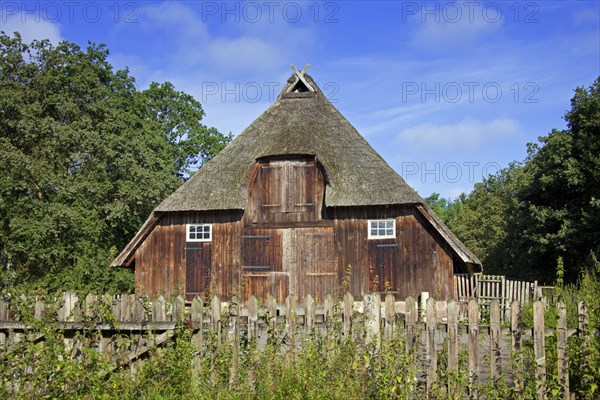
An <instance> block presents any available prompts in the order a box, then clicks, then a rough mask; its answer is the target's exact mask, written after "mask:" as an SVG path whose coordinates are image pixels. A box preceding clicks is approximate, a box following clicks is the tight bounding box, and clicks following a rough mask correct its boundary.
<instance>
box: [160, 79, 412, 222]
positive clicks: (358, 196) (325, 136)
mask: <svg viewBox="0 0 600 400" xmlns="http://www.w3.org/2000/svg"><path fill="white" fill-rule="evenodd" d="M304 77H305V78H307V80H308V82H309V83H310V85H311V86H312V87H313V88H314V89H315V91H314V92H311V91H305V92H297V93H294V92H292V93H285V92H286V90H287V88H288V86H289V85H290V84H292V83H293V81H292V79H293V78H294V77H292V78H291V79H290V81H291V82H288V84H287V85H286V88H284V90H283V91H282V94H281V95H280V96H279V98H278V99H277V101H276V102H275V103H274V104H273V105H272V106H271V107H269V109H268V110H267V111H265V112H264V113H263V114H262V115H261V116H260V117H258V118H257V119H256V120H255V121H254V122H252V124H250V126H249V127H248V128H246V129H245V130H244V131H243V132H242V133H241V134H240V135H239V136H238V137H236V138H235V140H234V141H233V142H231V143H230V144H229V145H228V146H227V147H226V148H225V149H223V151H221V152H220V153H219V154H218V155H217V156H216V157H215V158H213V159H212V160H211V161H209V162H208V163H207V164H206V165H205V166H204V167H202V168H200V170H198V172H196V174H194V176H192V177H191V178H190V179H189V180H188V181H187V182H186V183H185V184H183V185H182V186H181V187H180V188H179V189H178V190H177V191H176V192H175V193H173V194H172V195H171V196H169V197H168V198H167V199H165V200H164V201H163V202H162V203H160V205H159V206H158V207H157V208H156V210H155V211H190V210H196V211H201V210H227V209H244V208H245V206H246V200H247V196H248V191H247V189H246V188H245V187H244V183H245V182H244V180H245V176H246V173H247V172H248V170H249V169H250V168H251V167H252V166H253V165H254V163H255V162H256V160H257V159H258V158H261V157H266V156H273V155H288V154H307V155H314V156H316V158H317V160H318V161H319V162H320V163H321V164H322V165H323V167H324V169H325V172H326V174H327V179H328V186H327V188H326V189H325V206H327V207H338V206H366V205H380V204H408V203H423V199H421V197H419V195H417V193H415V191H414V190H413V189H411V187H410V186H408V185H407V184H406V182H405V181H404V179H402V177H401V176H400V175H398V174H397V173H396V172H395V171H394V170H393V169H392V168H391V167H390V166H389V165H388V164H387V163H386V162H385V161H384V160H383V158H381V156H380V155H379V154H377V152H376V151H375V150H374V149H373V148H372V147H371V146H370V145H369V143H368V142H367V141H366V140H365V139H364V138H363V137H362V136H361V135H360V133H358V131H357V130H356V129H354V127H353V126H352V125H351V124H350V123H349V122H348V121H347V120H346V119H345V118H344V117H343V116H342V114H340V112H339V111H338V110H337V109H336V108H335V107H334V106H333V105H332V104H331V103H330V102H329V101H328V100H327V98H326V97H325V96H324V95H323V93H322V92H321V91H320V90H319V88H318V86H317V85H316V84H315V83H314V81H313V80H312V79H311V78H310V77H309V76H308V75H304ZM199 193H202V195H201V196H199V195H198V194H199Z"/></svg>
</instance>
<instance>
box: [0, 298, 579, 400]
mask: <svg viewBox="0 0 600 400" xmlns="http://www.w3.org/2000/svg"><path fill="white" fill-rule="evenodd" d="M17 300H18V301H17ZM300 303H301V304H300ZM318 304H319V305H317V302H316V301H315V299H314V298H313V297H312V296H310V295H309V296H307V297H306V298H305V299H303V301H302V302H298V301H297V300H296V299H295V298H294V297H288V298H287V300H286V302H285V303H284V304H278V303H277V302H276V300H275V299H274V298H272V297H270V298H269V299H268V300H267V301H266V302H265V304H263V305H259V301H258V300H257V299H256V298H254V297H252V298H250V299H249V301H248V302H247V303H246V304H244V305H240V304H238V303H237V302H236V301H235V299H233V300H232V301H229V302H224V301H221V300H220V299H219V298H218V297H217V296H214V297H213V298H212V299H210V301H205V300H202V299H200V298H199V297H196V298H195V299H194V300H193V301H192V302H187V303H186V301H185V300H184V298H183V297H181V296H179V297H176V298H174V299H172V300H171V301H167V300H166V299H165V298H163V297H162V296H161V297H159V298H158V299H155V300H152V301H151V300H149V299H147V298H140V297H136V296H135V295H129V294H124V295H120V296H110V295H103V296H97V295H94V294H88V295H87V296H85V297H84V298H81V297H80V296H78V295H77V294H76V293H70V292H69V293H64V294H63V295H62V298H61V299H59V300H58V301H57V302H56V303H44V302H42V301H41V300H35V299H27V298H19V299H9V298H4V299H0V352H10V351H11V348H12V346H14V344H15V343H17V342H20V341H23V340H35V341H39V340H43V337H40V335H39V334H38V335H36V334H34V333H32V330H31V329H32V321H35V320H44V321H45V323H46V324H54V326H55V327H56V329H57V330H58V331H60V332H62V333H63V335H64V340H65V345H66V346H65V347H67V348H73V349H76V348H77V346H80V345H81V343H77V340H76V339H74V338H75V335H74V333H76V332H81V331H83V330H86V331H88V332H89V331H90V330H93V331H96V332H99V333H100V335H99V338H98V340H97V342H96V344H95V346H96V348H97V349H98V351H99V352H101V353H104V354H106V356H107V357H108V358H109V359H111V360H113V361H114V364H113V369H118V368H122V367H124V366H127V365H133V364H134V363H139V362H143V359H144V358H145V357H147V356H149V355H150V354H151V350H152V349H155V348H156V347H160V346H162V345H164V344H165V343H167V342H168V341H169V340H170V339H171V338H172V337H173V336H174V334H175V332H176V327H177V326H178V325H179V326H180V325H182V324H183V325H185V326H187V327H188V328H189V329H191V330H192V341H193V343H194V345H195V346H196V348H197V349H198V350H199V351H201V350H202V349H203V348H204V347H203V346H206V337H207V336H206V335H208V334H211V333H212V334H215V333H216V335H217V336H218V338H219V339H218V340H219V341H222V342H223V343H225V342H226V341H234V342H236V343H237V348H238V349H239V346H240V344H239V343H240V342H241V341H240V338H241V337H245V338H247V339H248V341H250V340H252V339H255V340H257V341H258V343H259V348H260V346H261V345H260V343H262V346H263V347H264V343H266V340H267V338H268V337H269V335H272V334H273V333H274V332H278V334H280V335H281V334H283V335H284V336H285V337H286V338H287V339H286V340H287V346H288V348H289V349H298V348H299V346H301V345H302V338H303V335H305V334H307V333H311V332H315V331H319V332H324V333H331V330H332V329H337V330H339V331H336V333H338V334H339V337H345V336H348V335H355V334H356V333H358V332H362V333H361V334H363V335H364V338H365V339H364V340H365V344H368V343H372V344H373V343H374V344H375V345H380V344H381V341H382V340H391V339H392V338H394V337H398V335H401V337H402V338H403V339H404V340H405V343H406V349H407V351H408V352H409V353H412V354H415V352H416V354H418V355H419V356H418V357H417V358H418V360H419V361H418V365H417V366H416V368H417V369H419V370H420V371H421V372H422V373H421V374H420V381H421V384H422V385H423V386H424V387H425V388H426V389H427V390H430V389H431V388H432V386H433V385H434V383H435V380H436V371H437V368H438V358H439V357H440V354H441V352H442V348H443V347H445V348H446V350H445V351H447V368H448V372H449V373H452V372H454V373H456V372H458V365H459V354H461V353H462V352H465V353H467V354H468V370H469V388H470V390H472V391H474V393H472V396H473V397H474V398H477V393H476V391H477V386H478V383H482V382H485V381H486V380H487V379H492V380H497V379H499V378H500V377H501V376H503V377H504V378H505V379H510V380H512V381H513V382H514V385H516V386H517V387H519V386H521V387H522V385H523V384H524V382H523V371H522V369H519V368H517V367H515V366H514V363H512V362H511V361H512V360H511V357H512V356H513V355H514V354H520V353H521V352H522V349H523V346H524V344H525V343H526V342H527V343H530V342H533V351H534V353H535V354H534V355H535V360H536V365H535V379H536V384H537V391H538V395H539V396H540V398H545V395H546V361H545V360H546V358H545V352H546V345H545V336H548V335H556V337H557V343H556V346H557V355H558V365H557V369H558V375H559V376H558V379H559V381H560V387H561V390H562V394H563V395H564V397H563V398H565V399H568V398H570V394H569V375H568V370H569V368H568V363H569V360H568V357H567V352H566V348H567V339H568V337H569V336H571V335H579V336H581V337H583V338H584V341H583V343H584V345H586V343H588V342H589V337H590V336H589V335H590V333H589V332H588V327H587V314H586V308H585V305H584V304H583V302H581V303H579V309H578V321H579V325H578V327H577V328H576V329H568V328H567V314H566V308H565V305H564V304H563V303H559V304H558V305H557V307H558V313H559V320H558V323H557V327H556V329H555V330H554V329H549V328H547V327H546V326H545V323H544V307H545V305H544V304H543V303H542V302H541V301H539V300H538V301H535V302H534V304H533V311H534V318H533V321H534V324H533V329H531V328H530V329H524V328H523V326H522V323H521V303H520V302H519V301H516V300H515V301H513V302H512V303H511V305H510V324H509V325H506V324H504V325H502V323H501V307H500V302H499V301H498V300H497V299H492V300H490V302H489V321H485V323H484V322H482V321H481V309H482V308H481V305H480V304H479V302H478V301H477V300H475V299H471V300H470V301H469V302H468V307H467V314H466V319H464V318H462V317H461V316H460V313H459V303H458V302H455V301H454V300H449V301H435V300H434V299H433V298H429V299H427V300H426V301H423V302H419V301H418V299H415V298H412V297H408V298H406V299H405V300H404V301H396V299H395V298H394V296H393V295H391V294H388V295H385V297H384V299H383V300H382V299H381V295H380V294H379V293H371V294H368V295H366V296H365V297H364V299H363V300H362V301H355V300H354V298H353V297H352V295H351V294H349V293H347V294H346V295H345V296H344V297H343V299H341V301H336V300H334V298H333V296H331V295H328V296H327V297H325V298H324V299H322V301H319V303H318ZM546 306H547V305H546ZM49 310H50V311H51V312H50V313H49ZM142 333H143V335H142ZM116 335H117V336H118V338H116ZM128 335H129V337H130V338H131V343H129V344H127V343H126V340H127V337H128ZM245 343H247V341H245ZM587 345H589V344H587ZM117 353H118V354H117ZM484 360H485V361H484ZM232 373H234V372H232ZM453 390H455V388H453V385H451V384H450V383H449V384H448V391H449V393H448V394H449V396H452V395H453V393H452V391H453Z"/></svg>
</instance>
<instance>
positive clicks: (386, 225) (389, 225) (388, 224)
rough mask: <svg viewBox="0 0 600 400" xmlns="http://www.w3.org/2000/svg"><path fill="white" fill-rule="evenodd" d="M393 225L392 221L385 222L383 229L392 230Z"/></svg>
mask: <svg viewBox="0 0 600 400" xmlns="http://www.w3.org/2000/svg"><path fill="white" fill-rule="evenodd" d="M393 225H394V222H393V221H386V223H385V227H386V228H392V227H393Z"/></svg>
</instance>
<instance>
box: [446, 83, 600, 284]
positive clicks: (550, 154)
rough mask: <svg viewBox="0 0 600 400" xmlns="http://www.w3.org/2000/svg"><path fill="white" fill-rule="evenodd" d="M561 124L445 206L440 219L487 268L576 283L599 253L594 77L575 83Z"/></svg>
mask: <svg viewBox="0 0 600 400" xmlns="http://www.w3.org/2000/svg"><path fill="white" fill-rule="evenodd" d="M565 120H566V121H567V129H565V130H553V131H552V132H550V134H549V135H548V136H544V137H540V138H539V143H530V144H528V157H527V159H526V160H525V161H524V162H522V163H512V164H511V165H509V166H508V167H507V168H504V169H503V170H502V171H500V172H499V173H498V174H496V175H494V176H489V177H487V178H486V179H484V180H483V182H482V183H478V184H476V185H475V188H474V190H473V191H472V192H471V193H470V194H469V195H468V196H463V197H461V198H459V199H458V200H457V201H455V202H453V203H452V204H450V205H449V206H448V209H447V210H446V215H447V218H446V220H447V221H446V222H447V224H448V225H449V227H450V228H451V229H452V230H453V232H454V233H455V234H456V235H457V236H458V237H459V238H460V239H461V240H463V241H464V242H465V244H466V245H467V246H468V247H469V248H470V249H471V250H473V251H474V252H475V253H476V254H477V255H478V256H479V257H480V258H481V259H482V262H483V264H484V270H485V271H486V272H487V273H498V274H506V275H508V276H510V277H512V278H520V279H528V280H534V279H536V280H540V281H542V282H546V283H552V282H554V281H555V280H556V278H557V276H556V272H557V271H556V265H557V260H558V259H559V258H560V259H562V265H563V267H564V281H565V282H575V281H576V280H577V278H578V277H579V275H580V273H581V271H582V269H583V268H584V265H585V264H586V260H587V259H588V258H589V255H590V252H592V254H598V253H599V251H600V243H599V238H600V78H599V79H598V80H596V82H595V83H594V84H593V85H592V86H591V87H590V88H588V89H585V88H577V89H576V90H575V96H574V97H573V99H572V100H571V109H570V110H569V111H567V113H566V114H565Z"/></svg>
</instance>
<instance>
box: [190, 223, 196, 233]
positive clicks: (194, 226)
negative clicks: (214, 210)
mask: <svg viewBox="0 0 600 400" xmlns="http://www.w3.org/2000/svg"><path fill="white" fill-rule="evenodd" d="M194 232H196V225H190V233H194Z"/></svg>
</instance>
